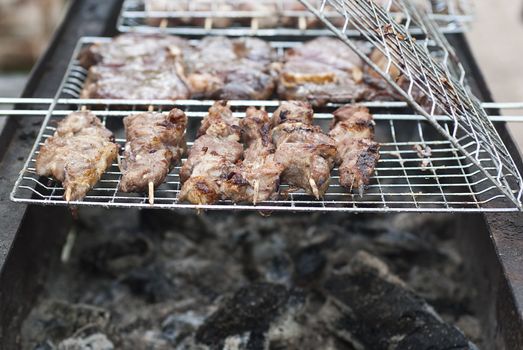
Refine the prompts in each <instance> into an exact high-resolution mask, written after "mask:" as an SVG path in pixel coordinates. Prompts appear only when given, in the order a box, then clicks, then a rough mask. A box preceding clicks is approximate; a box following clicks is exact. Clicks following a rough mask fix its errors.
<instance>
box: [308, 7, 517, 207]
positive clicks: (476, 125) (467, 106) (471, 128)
mask: <svg viewBox="0 0 523 350" xmlns="http://www.w3.org/2000/svg"><path fill="white" fill-rule="evenodd" d="M300 1H301V2H302V3H303V4H304V5H305V6H306V7H307V8H308V9H309V10H310V11H311V12H313V13H314V14H316V15H317V16H318V18H320V19H321V20H322V21H323V22H324V24H325V25H326V26H327V27H328V28H329V29H331V30H332V31H333V32H334V34H336V36H338V37H339V38H340V39H341V40H342V41H344V42H345V43H346V44H347V45H348V46H349V47H351V48H352V49H353V50H354V51H356V52H357V53H358V55H359V56H360V57H361V58H362V59H363V60H364V61H365V62H366V63H367V64H369V65H370V66H371V67H372V68H373V69H374V70H375V71H376V72H378V73H379V74H380V75H381V76H382V77H383V78H384V79H385V80H387V82H388V83H389V84H390V85H391V86H392V87H393V88H395V89H396V90H397V91H398V93H400V94H401V95H402V96H403V97H404V98H405V100H406V101H407V102H408V103H409V104H410V105H411V106H412V107H413V108H414V109H415V110H416V111H417V112H418V113H420V114H421V115H424V116H425V117H426V118H427V120H428V121H429V122H430V123H431V124H432V125H433V126H434V127H435V128H436V129H437V130H438V131H440V133H441V134H442V135H444V136H445V137H446V138H447V139H448V140H450V141H451V143H452V144H453V145H454V146H455V147H456V148H458V149H459V150H460V152H461V153H463V154H465V155H466V156H467V157H468V158H469V159H470V160H471V161H472V162H473V163H474V164H476V165H477V166H478V167H479V168H480V169H481V170H482V172H483V173H484V175H485V176H486V177H487V178H488V179H489V180H490V181H492V183H494V184H495V185H496V186H497V187H498V188H499V189H500V191H502V192H503V193H505V194H506V195H507V197H508V198H510V199H511V200H512V201H513V202H514V204H516V205H517V206H519V207H520V208H521V196H522V194H523V192H522V191H523V188H522V187H521V184H522V179H521V175H520V173H519V171H518V169H517V167H516V165H515V163H514V161H513V159H512V157H511V156H510V154H509V152H508V150H507V149H506V147H505V146H504V144H503V142H502V141H501V138H500V137H499V135H498V133H497V131H496V129H495V128H494V126H493V125H492V123H491V122H490V121H489V119H488V117H487V114H486V113H485V111H484V110H483V109H482V108H481V105H480V103H479V101H478V100H477V99H476V98H475V97H474V96H473V95H472V93H471V92H470V91H469V89H468V88H467V87H465V86H464V85H463V80H461V81H460V79H459V78H458V77H457V76H456V74H453V73H452V72H451V70H450V69H449V65H447V64H444V63H442V62H441V61H438V60H436V59H435V58H434V57H433V56H431V54H430V53H429V51H428V46H427V45H425V44H420V43H418V42H417V40H416V39H415V38H413V37H412V36H411V35H410V34H409V28H410V26H411V24H412V23H413V20H414V19H416V20H418V19H419V18H418V17H419V16H418V14H417V13H415V12H413V10H412V6H411V4H409V2H408V0H407V1H403V0H391V1H390V3H389V6H394V7H395V8H398V9H401V10H402V11H401V13H400V14H397V15H395V16H392V15H391V14H390V13H388V12H387V11H385V10H384V9H383V8H382V7H381V6H379V5H377V4H376V3H375V2H374V1H372V0H323V1H322V4H321V5H320V6H319V7H316V6H315V3H313V2H310V1H308V0H300ZM327 5H329V6H331V7H333V8H335V9H336V11H338V14H339V18H337V21H335V22H334V21H332V20H331V19H330V18H327V17H325V16H324V11H325V8H326V6H327ZM340 22H343V25H341V26H336V25H335V24H334V23H340ZM349 25H350V26H352V27H354V28H356V29H357V30H358V31H359V32H360V33H361V35H362V36H363V37H364V38H365V39H366V40H368V41H369V42H370V43H371V44H372V45H373V46H374V48H375V50H377V52H379V54H381V56H382V57H384V58H385V60H384V61H382V62H381V63H375V62H373V61H372V60H371V59H370V58H369V57H367V55H365V53H363V52H362V51H361V50H360V49H359V48H358V47H357V45H355V43H354V42H353V41H352V40H351V39H350V38H349V37H348V36H347V35H346V30H347V28H348V27H349ZM422 29H423V30H425V33H424V38H425V42H432V44H433V45H439V44H438V38H433V37H431V34H430V32H429V31H427V30H426V27H425V28H423V27H422ZM440 44H441V43H440ZM439 49H440V50H441V51H442V52H445V53H446V55H447V57H451V56H452V52H448V49H447V48H446V47H445V46H444V45H442V46H440V47H439ZM448 63H449V64H450V61H449V62H448ZM397 72H399V75H398V74H397ZM437 114H443V115H446V116H447V117H448V119H449V122H451V127H450V128H449V129H448V130H446V129H445V128H442V127H441V125H439V124H438V123H437V122H436V120H435V115H437ZM462 137H466V138H467V140H468V141H469V142H468V143H465V144H464V143H462V141H460V139H461V138H462ZM483 152H486V153H487V154H489V158H490V159H492V160H493V162H494V169H488V168H487V166H486V164H483V160H482V153H483ZM509 175H510V176H511V177H513V179H514V180H515V181H510V182H509V181H508V176H509Z"/></svg>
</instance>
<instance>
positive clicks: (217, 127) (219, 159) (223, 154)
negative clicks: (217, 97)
mask: <svg viewBox="0 0 523 350" xmlns="http://www.w3.org/2000/svg"><path fill="white" fill-rule="evenodd" d="M239 121H240V120H239V119H238V118H236V117H234V116H233V114H232V111H231V110H230V108H229V107H228V106H227V103H226V102H225V101H218V102H216V103H215V104H214V105H213V106H212V107H211V108H210V109H209V114H208V115H207V116H206V117H205V119H204V120H203V121H202V126H201V128H200V130H199V131H198V136H197V137H198V138H197V139H196V141H195V142H194V144H193V146H192V148H191V150H190V151H189V157H188V158H187V161H186V162H185V163H184V165H183V166H182V169H181V171H180V180H181V183H182V185H183V186H182V189H181V191H180V194H179V200H180V201H189V202H191V203H193V204H213V203H215V202H217V201H218V200H220V199H221V198H222V190H221V186H222V184H223V182H224V181H225V180H226V179H227V176H228V174H229V173H230V171H231V169H232V168H233V167H234V165H235V163H236V162H237V161H239V160H240V159H241V157H242V155H243V146H242V145H241V143H240V142H239V141H240V125H239Z"/></svg>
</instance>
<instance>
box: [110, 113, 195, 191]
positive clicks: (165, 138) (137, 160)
mask: <svg viewBox="0 0 523 350" xmlns="http://www.w3.org/2000/svg"><path fill="white" fill-rule="evenodd" d="M124 125H125V133H126V137H127V143H126V144H125V151H124V156H125V157H124V159H123V160H122V163H121V170H122V180H121V182H120V189H121V190H122V191H124V192H146V191H147V190H148V185H149V183H153V185H154V187H158V186H160V185H161V184H162V183H163V182H164V180H165V177H166V176H167V174H168V173H169V171H170V170H171V168H172V166H173V165H174V164H175V163H177V162H178V161H179V160H180V158H181V156H182V155H183V153H184V152H185V148H186V144H185V137H184V136H185V128H186V126H187V117H186V116H185V113H183V112H182V111H181V110H179V109H173V110H172V111H170V112H169V113H168V114H165V113H152V112H149V113H141V114H135V115H130V116H128V117H126V118H124Z"/></svg>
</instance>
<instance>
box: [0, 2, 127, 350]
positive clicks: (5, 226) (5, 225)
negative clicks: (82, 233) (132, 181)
mask: <svg viewBox="0 0 523 350" xmlns="http://www.w3.org/2000/svg"><path fill="white" fill-rule="evenodd" d="M120 5H121V1H119V0H110V1H97V0H83V1H80V0H78V1H74V2H72V4H71V7H70V9H69V12H68V14H67V16H66V17H65V19H64V22H63V23H62V24H61V26H60V28H59V29H58V30H57V32H56V34H55V36H54V39H53V41H52V43H51V45H50V46H49V48H48V50H47V51H46V53H45V54H44V55H43V56H42V58H41V59H40V61H39V63H38V64H37V65H36V66H35V68H34V69H33V72H32V73H31V78H30V79H29V81H28V84H27V85H26V88H25V90H24V93H23V97H52V96H53V95H54V93H55V92H56V89H57V88H58V86H59V84H60V81H61V79H62V76H63V72H64V67H65V66H66V65H67V62H68V60H69V58H70V55H71V53H72V51H73V49H74V46H75V44H76V42H77V40H78V38H80V37H81V36H84V35H111V34H113V32H111V31H110V30H108V29H110V28H113V30H114V28H115V21H116V16H117V14H118V10H119V8H120ZM40 124H41V119H40V118H18V119H14V118H9V120H8V122H7V123H6V125H5V128H3V129H2V130H0V138H1V139H2V143H1V145H2V146H3V147H2V149H0V225H1V229H0V286H1V288H0V339H1V343H0V348H2V349H16V348H18V346H17V345H16V342H17V338H18V334H17V328H18V325H19V323H20V320H21V319H23V318H24V317H25V314H26V312H27V310H28V309H29V308H30V307H31V303H32V301H33V300H34V298H35V296H36V295H37V289H38V286H39V282H40V281H41V279H42V278H43V276H42V274H43V273H45V269H42V266H45V265H44V262H45V261H47V260H46V259H48V258H49V257H50V256H52V254H53V252H55V249H56V247H57V246H59V244H60V242H62V237H63V236H64V234H65V233H66V232H67V230H68V229H69V226H70V221H71V218H70V216H71V215H70V214H69V212H68V210H67V209H65V208H63V209H58V210H51V211H49V210H48V209H44V208H37V207H33V206H26V205H20V204H15V203H12V202H10V200H9V192H10V188H11V187H12V186H13V183H14V181H15V179H16V177H17V175H18V172H19V171H20V169H21V167H22V165H23V161H24V158H25V157H26V154H27V152H29V151H30V149H31V147H32V146H31V145H32V143H33V142H34V138H35V136H36V134H37V132H38V130H39V129H40ZM50 218H52V220H50Z"/></svg>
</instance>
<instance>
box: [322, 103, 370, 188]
mask: <svg viewBox="0 0 523 350" xmlns="http://www.w3.org/2000/svg"><path fill="white" fill-rule="evenodd" d="M333 114H334V122H333V125H332V127H331V131H330V133H329V135H330V136H331V137H332V138H333V139H334V140H336V145H337V147H338V156H337V159H336V162H337V163H338V165H339V171H340V185H341V186H343V187H345V188H348V189H350V190H352V189H353V188H357V189H358V190H359V193H360V195H363V190H364V189H365V186H367V185H368V184H369V182H370V179H371V176H372V174H373V173H374V168H375V167H376V164H377V163H378V160H379V158H380V154H379V150H380V145H379V144H378V143H377V142H375V141H374V125H375V123H374V119H373V118H372V115H371V114H370V113H369V110H368V109H367V108H366V107H362V106H357V105H346V106H343V107H341V108H339V109H337V110H336V111H334V113H333Z"/></svg>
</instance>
